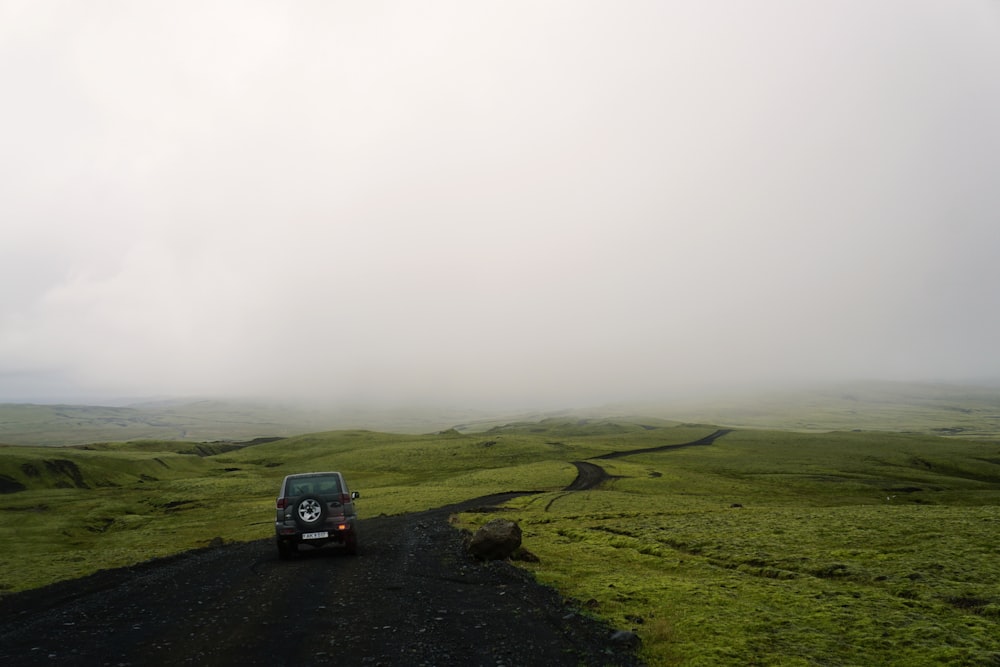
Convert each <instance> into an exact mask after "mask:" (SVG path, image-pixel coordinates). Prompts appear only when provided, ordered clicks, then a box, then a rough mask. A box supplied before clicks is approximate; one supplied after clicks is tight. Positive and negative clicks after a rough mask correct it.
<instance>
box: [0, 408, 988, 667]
mask: <svg viewBox="0 0 1000 667" xmlns="http://www.w3.org/2000/svg"><path fill="white" fill-rule="evenodd" d="M713 430H714V427H712V426H698V425H683V424H677V423H675V422H667V421H658V420H650V419H605V420H602V419H594V420H589V421H588V420H580V419H577V418H556V419H547V420H543V421H541V422H519V423H513V424H506V425H501V426H495V427H493V428H490V429H488V430H484V431H481V432H477V433H460V432H458V431H446V432H443V433H438V434H434V435H405V434H386V433H376V432H371V431H362V430H353V431H333V432H325V433H316V434H311V435H305V436H299V437H293V438H287V439H285V440H280V441H275V442H268V443H262V444H256V445H253V446H247V447H243V448H240V449H228V448H227V447H225V446H222V445H220V444H218V443H216V444H214V445H211V446H205V447H197V446H194V445H192V444H190V443H179V442H174V441H158V442H154V441H141V442H128V443H110V444H109V443H106V444H102V445H94V446H91V447H88V448H86V449H83V448H65V447H62V448H51V447H46V448H30V447H2V448H0V482H2V483H3V484H5V485H6V487H7V488H14V487H15V486H20V487H23V488H24V489H25V490H23V491H19V492H14V493H6V494H2V495H0V545H2V547H3V548H2V549H0V594H4V593H9V592H13V591H17V590H22V589H26V588H32V587H36V586H41V585H44V584H46V583H50V582H53V581H58V580H60V579H66V578H70V577H76V576H81V575H85V574H88V573H90V572H93V571H95V570H97V569H101V568H107V567H114V566H119V565H127V564H131V563H135V562H138V561H142V560H145V559H148V558H152V557H156V556H163V555H167V554H170V553H174V552H176V551H180V550H183V549H187V548H192V547H198V546H205V545H207V544H209V543H210V541H212V540H213V538H216V537H218V538H222V539H223V540H225V541H233V540H250V539H256V538H265V537H270V536H271V534H272V530H273V529H272V524H271V519H272V516H273V515H272V512H273V496H274V493H275V491H276V489H277V487H278V483H279V481H280V480H281V478H282V477H283V476H284V475H286V474H289V473H293V472H301V471H305V470H318V469H334V470H342V471H343V472H344V473H345V475H346V476H347V479H348V481H349V483H350V484H351V486H352V488H353V489H355V490H360V491H361V492H362V498H361V500H360V501H359V509H360V512H361V514H362V516H375V515H378V514H382V513H387V514H392V513H400V512H406V511H415V510H422V509H427V508H431V507H436V506H440V505H442V504H447V503H451V502H456V501H459V500H464V499H467V498H470V497H476V496H480V495H485V494H489V493H497V492H503V491H511V490H535V491H540V492H541V493H539V494H535V495H530V496H524V497H521V498H518V499H516V500H514V501H512V502H511V503H510V507H511V508H513V510H514V511H507V512H504V514H503V516H506V517H512V518H516V519H517V520H519V522H520V524H521V527H522V529H523V531H524V546H525V547H526V548H527V549H529V550H530V551H532V552H534V553H535V554H537V555H538V556H539V557H540V562H539V563H535V564H525V565H524V567H526V568H528V569H529V570H531V571H532V572H533V573H534V574H535V576H536V577H537V578H538V579H539V580H540V581H542V582H545V583H549V584H551V585H553V586H556V587H557V588H559V589H560V591H562V592H563V593H564V594H565V595H567V596H571V597H574V598H576V599H577V600H578V601H579V602H580V604H581V605H582V606H583V608H584V609H587V610H589V613H593V614H595V615H598V616H601V617H603V618H606V619H608V620H610V621H611V622H612V623H614V624H615V625H616V626H619V627H624V628H631V629H634V630H635V631H636V632H637V633H638V634H639V635H640V636H641V637H642V639H643V642H644V649H643V650H644V657H645V658H646V659H647V660H648V661H649V663H650V664H651V665H680V664H683V665H718V664H724V665H747V664H756V665H821V664H822V665H870V664H908V665H910V664H912V665H925V664H926V665H931V664H968V665H980V664H996V663H997V662H998V661H1000V585H998V583H997V582H1000V558H998V557H997V556H998V547H997V544H996V538H997V535H998V534H1000V510H998V506H1000V445H998V444H996V443H991V442H979V441H973V440H967V439H946V438H941V437H931V436H927V435H908V434H900V433H872V432H864V433H862V432H837V433H795V432H788V431H755V430H738V431H736V432H733V433H730V434H729V435H726V436H724V437H722V438H720V439H718V440H717V441H716V442H715V443H714V444H712V445H709V446H699V447H690V448H683V449H676V450H671V451H665V452H652V453H650V452H647V453H639V454H633V455H630V456H626V457H624V458H617V459H611V460H595V462H597V463H599V464H600V465H602V466H604V467H605V469H606V470H607V471H608V472H609V473H610V474H612V475H613V476H614V479H612V480H611V481H610V482H608V483H606V484H605V485H604V486H603V487H602V488H600V489H597V490H593V491H586V492H576V493H567V492H564V491H562V490H561V489H563V488H564V487H565V486H566V485H567V484H569V483H570V482H571V481H572V480H573V478H574V476H575V472H576V471H575V468H574V467H573V466H572V465H571V462H572V461H575V460H585V459H594V457H597V456H600V455H602V454H606V453H609V452H611V451H633V450H642V449H646V448H649V447H652V446H656V445H666V444H680V443H685V442H690V441H693V440H697V439H699V438H701V437H704V436H705V435H708V434H709V433H711V432H712V431H713ZM489 518H490V517H489V515H483V514H469V515H464V516H463V517H461V518H460V524H461V525H465V526H466V527H469V528H473V527H475V526H476V525H477V524H478V523H481V522H483V521H486V520H488V519H489Z"/></svg>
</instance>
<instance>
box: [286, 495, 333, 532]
mask: <svg viewBox="0 0 1000 667" xmlns="http://www.w3.org/2000/svg"><path fill="white" fill-rule="evenodd" d="M294 515H295V523H297V524H299V525H300V526H302V527H303V528H315V527H316V526H318V525H320V524H321V523H323V519H325V518H326V503H324V502H323V499H322V498H320V497H319V496H302V498H300V499H299V501H298V502H297V503H295V510H294Z"/></svg>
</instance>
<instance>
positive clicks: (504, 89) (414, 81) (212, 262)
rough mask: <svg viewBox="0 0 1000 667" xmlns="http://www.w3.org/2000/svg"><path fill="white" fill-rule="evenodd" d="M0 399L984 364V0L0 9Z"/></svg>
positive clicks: (988, 164) (482, 392)
mask: <svg viewBox="0 0 1000 667" xmlns="http://www.w3.org/2000/svg"><path fill="white" fill-rule="evenodd" d="M0 91H2V104H0V400H28V399H30V400H39V399H44V398H46V397H48V398H53V399H54V398H57V397H58V398H63V397H67V396H79V397H86V396H97V395H104V396H109V395H119V396H125V395H136V396H138V395H143V396H148V395H193V394H197V395H273V396H284V397H290V398H294V397H306V396H313V397H320V398H324V399H330V400H339V399H352V400H354V399H358V400H364V399H382V400H392V401H416V400H422V401H425V400H435V401H447V402H452V403H468V404H472V403H482V402H487V403H488V402H490V401H495V402H506V403H516V404H529V403H532V402H545V403H564V404H571V403H577V404H578V403H581V402H592V401H599V400H600V401H603V400H618V399H630V398H636V397H648V396H655V395H661V394H667V393H676V392H683V391H685V390H686V389H687V388H690V387H695V386H698V387H703V386H720V387H725V386H734V385H746V384H753V383H758V382H770V383H773V382H790V381H801V380H824V379H848V378H879V379H901V380H911V379H912V380H926V379H932V380H946V381H950V380H954V381H961V380H966V379H975V378H1000V352H998V345H1000V261H998V260H1000V218H998V214H1000V3H998V2H996V1H993V0H979V1H977V0H937V1H929V0H857V1H850V0H829V1H828V2H822V1H812V2H800V1H798V0H787V1H768V0H755V1H754V2H745V1H742V0H732V1H726V0H715V1H713V0H698V1H694V0H692V1H689V2H664V1H656V2H653V1H650V2H639V1H632V0H629V1H628V2H622V1H620V0H619V1H610V0H609V1H607V2H595V1H581V0H572V1H569V0H567V1H564V2H556V1H544V0H543V1H538V0H533V1H530V2H528V1H523V2H522V1H516V0H514V1H512V0H503V1H499V0H496V1H492V2H468V1H466V0H454V1H450V2H446V1H437V0H422V1H421V2H401V1H400V2H392V1H387V2H373V1H368V0H366V1H365V2H340V1H337V0H322V1H321V0H313V1H300V2H282V3H278V2H251V1H245V0H231V1H205V0H197V1H191V2H184V1H171V2H152V1H151V2H134V1H127V0H121V1H117V2H115V1H103V2H101V1H97V0H95V1H91V2H77V1H75V0H67V1H65V2H54V1H51V0H0Z"/></svg>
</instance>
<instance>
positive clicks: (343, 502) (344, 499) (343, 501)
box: [340, 493, 351, 505]
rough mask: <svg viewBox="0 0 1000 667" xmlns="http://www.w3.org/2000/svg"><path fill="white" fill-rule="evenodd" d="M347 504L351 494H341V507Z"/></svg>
mask: <svg viewBox="0 0 1000 667" xmlns="http://www.w3.org/2000/svg"><path fill="white" fill-rule="evenodd" d="M349 502H351V494H349V493H342V494H340V504H341V505H346V504H347V503H349Z"/></svg>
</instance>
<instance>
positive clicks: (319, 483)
mask: <svg viewBox="0 0 1000 667" xmlns="http://www.w3.org/2000/svg"><path fill="white" fill-rule="evenodd" d="M338 493H340V478H338V477H337V476H336V475H329V476H317V477H303V478H301V479H290V480H288V495H289V496H292V497H295V496H306V495H310V494H318V495H321V496H325V495H335V494H338Z"/></svg>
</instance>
